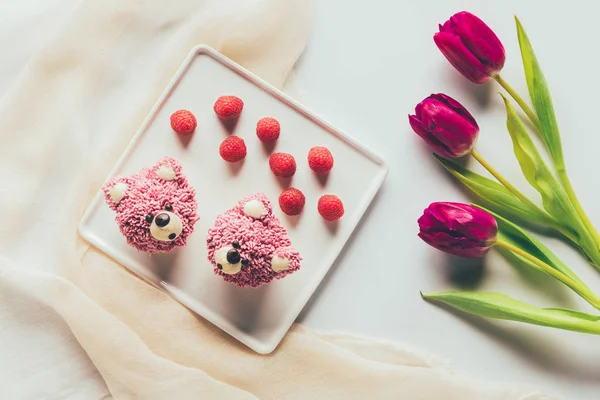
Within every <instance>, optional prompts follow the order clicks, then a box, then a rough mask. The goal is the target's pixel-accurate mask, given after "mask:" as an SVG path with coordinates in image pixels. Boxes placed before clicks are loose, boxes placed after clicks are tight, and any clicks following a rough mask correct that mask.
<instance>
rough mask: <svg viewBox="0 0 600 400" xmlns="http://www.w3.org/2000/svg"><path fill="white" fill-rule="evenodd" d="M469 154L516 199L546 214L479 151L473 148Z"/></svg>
mask: <svg viewBox="0 0 600 400" xmlns="http://www.w3.org/2000/svg"><path fill="white" fill-rule="evenodd" d="M471 155H473V158H474V159H476V160H477V161H478V162H479V164H481V165H482V166H483V167H484V168H485V169H487V170H488V172H489V173H490V174H492V175H493V176H494V178H496V179H497V180H498V182H500V183H501V184H502V185H503V186H504V187H505V188H507V189H508V191H509V192H511V193H512V194H514V195H515V197H516V198H517V199H519V200H521V201H522V202H523V203H525V204H527V205H529V206H531V207H533V208H535V209H536V210H537V211H539V212H540V213H541V214H547V213H546V212H545V211H544V210H542V209H541V208H539V207H538V206H537V205H536V204H535V203H534V202H532V201H531V200H529V199H528V198H527V196H525V195H524V194H523V193H521V192H520V191H519V189H517V188H516V187H514V186H513V185H512V184H511V183H510V182H509V181H507V180H506V178H505V177H504V176H502V174H501V173H500V172H498V171H496V169H495V168H494V167H492V166H491V165H490V164H489V163H488V162H487V161H486V160H485V158H483V157H482V156H481V154H479V152H478V151H477V150H475V149H473V150H471ZM548 217H549V218H550V219H551V217H550V216H549V215H548Z"/></svg>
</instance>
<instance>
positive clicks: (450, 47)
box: [433, 11, 506, 83]
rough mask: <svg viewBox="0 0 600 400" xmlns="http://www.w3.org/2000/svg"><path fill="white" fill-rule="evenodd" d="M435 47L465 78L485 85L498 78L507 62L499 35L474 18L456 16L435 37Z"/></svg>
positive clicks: (457, 14)
mask: <svg viewBox="0 0 600 400" xmlns="http://www.w3.org/2000/svg"><path fill="white" fill-rule="evenodd" d="M433 40H434V41H435V44H436V45H437V47H438V48H439V49H440V51H441V52H442V53H443V54H444V56H446V58H447V59H448V61H450V63H451V64H452V65H453V66H454V68H456V69H457V70H458V71H459V72H460V73H461V74H463V75H464V76H465V78H467V79H469V80H470V81H472V82H475V83H482V82H485V81H486V80H488V79H489V78H490V77H493V76H495V75H497V74H498V73H499V72H500V70H501V69H502V67H504V61H505V60H506V53H505V51H504V46H502V42H500V39H498V36H496V34H495V33H494V32H493V31H492V30H491V29H490V27H489V26H487V25H486V24H485V23H484V22H483V21H482V20H480V19H479V18H477V17H476V16H475V15H473V14H471V13H469V12H466V11H462V12H459V13H456V14H454V15H453V16H452V17H450V19H449V20H448V21H446V22H445V23H444V25H440V31H439V32H438V33H436V34H435V35H434V36H433Z"/></svg>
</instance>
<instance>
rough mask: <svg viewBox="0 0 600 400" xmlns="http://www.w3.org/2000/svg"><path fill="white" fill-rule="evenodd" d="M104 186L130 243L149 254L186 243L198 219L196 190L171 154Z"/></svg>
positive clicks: (114, 179)
mask: <svg viewBox="0 0 600 400" xmlns="http://www.w3.org/2000/svg"><path fill="white" fill-rule="evenodd" d="M102 190H103V191H104V197H105V199H106V202H107V203H108V205H109V206H110V208H112V209H113V210H114V211H116V213H117V215H116V217H115V220H116V221H117V224H119V229H120V230H121V233H122V234H123V236H125V237H126V238H127V243H128V244H129V245H131V246H132V247H135V248H136V249H138V250H140V251H146V252H148V253H150V254H154V253H164V252H168V251H171V250H173V249H174V248H176V247H181V246H184V245H185V242H186V238H187V237H188V236H189V235H191V233H192V232H193V231H194V224H195V223H196V221H198V219H199V218H198V214H196V209H197V208H198V203H197V202H196V191H195V190H194V188H193V187H191V186H190V185H189V183H188V181H187V178H186V177H185V175H183V173H182V172H181V166H180V165H179V163H178V162H177V161H175V160H174V159H172V158H170V157H165V158H163V159H162V160H160V161H159V162H157V163H156V165H154V166H153V167H152V168H144V169H142V170H141V171H140V172H138V173H135V174H133V175H130V176H119V177H115V178H112V179H111V180H109V181H108V182H106V184H105V185H104V186H103V187H102Z"/></svg>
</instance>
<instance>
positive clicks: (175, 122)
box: [171, 110, 197, 135]
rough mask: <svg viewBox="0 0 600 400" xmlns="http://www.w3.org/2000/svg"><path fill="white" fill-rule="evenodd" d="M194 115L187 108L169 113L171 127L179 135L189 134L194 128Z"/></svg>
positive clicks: (195, 123)
mask: <svg viewBox="0 0 600 400" xmlns="http://www.w3.org/2000/svg"><path fill="white" fill-rule="evenodd" d="M196 125H197V122H196V117H194V114H192V112H191V111H188V110H179V111H175V112H174V113H173V114H171V128H173V130H174V131H175V132H177V133H179V134H180V135H189V134H190V133H192V132H194V130H195V129H196Z"/></svg>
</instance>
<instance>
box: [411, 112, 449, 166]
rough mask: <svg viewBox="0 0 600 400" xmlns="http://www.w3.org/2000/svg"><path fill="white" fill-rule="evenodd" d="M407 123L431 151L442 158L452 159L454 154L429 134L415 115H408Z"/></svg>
mask: <svg viewBox="0 0 600 400" xmlns="http://www.w3.org/2000/svg"><path fill="white" fill-rule="evenodd" d="M408 121H409V123H410V126H411V128H412V129H413V131H415V133H416V134H417V135H419V136H420V137H421V138H422V139H423V140H425V142H426V143H427V144H428V145H429V147H431V149H432V150H433V151H434V152H435V153H437V154H439V155H441V156H442V157H448V158H454V157H455V156H454V153H453V152H452V151H451V150H450V149H449V148H448V146H447V145H445V144H444V143H442V142H440V141H439V140H438V139H437V138H436V137H435V136H434V135H433V134H432V133H431V132H429V131H428V130H427V129H426V128H425V127H424V126H423V123H422V122H421V121H419V119H418V118H417V117H416V116H415V115H409V116H408Z"/></svg>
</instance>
